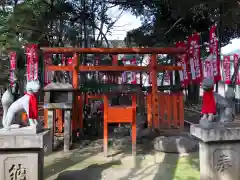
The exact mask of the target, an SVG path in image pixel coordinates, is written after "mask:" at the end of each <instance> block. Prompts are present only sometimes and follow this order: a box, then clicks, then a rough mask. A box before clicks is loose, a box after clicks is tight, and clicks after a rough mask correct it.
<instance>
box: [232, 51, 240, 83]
mask: <svg viewBox="0 0 240 180" xmlns="http://www.w3.org/2000/svg"><path fill="white" fill-rule="evenodd" d="M238 58H239V55H238V54H234V55H233V62H234V70H235V69H236V68H237V64H238ZM238 67H240V66H238ZM236 78H237V79H236V84H238V85H239V84H240V72H239V68H238V70H237V77H236Z"/></svg>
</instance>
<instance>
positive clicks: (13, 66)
mask: <svg viewBox="0 0 240 180" xmlns="http://www.w3.org/2000/svg"><path fill="white" fill-rule="evenodd" d="M9 57H10V85H11V86H13V84H14V81H15V72H14V71H15V70H16V64H17V53H16V52H10V53H9Z"/></svg>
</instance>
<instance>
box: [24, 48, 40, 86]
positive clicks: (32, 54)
mask: <svg viewBox="0 0 240 180" xmlns="http://www.w3.org/2000/svg"><path fill="white" fill-rule="evenodd" d="M26 58H27V81H32V80H37V79H38V45H37V44H29V45H27V46H26Z"/></svg>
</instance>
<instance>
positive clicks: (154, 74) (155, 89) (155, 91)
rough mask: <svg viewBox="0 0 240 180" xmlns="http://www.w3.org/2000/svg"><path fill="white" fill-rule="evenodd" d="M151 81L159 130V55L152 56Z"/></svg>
mask: <svg viewBox="0 0 240 180" xmlns="http://www.w3.org/2000/svg"><path fill="white" fill-rule="evenodd" d="M150 63H151V81H152V113H153V117H152V119H153V125H154V128H159V113H158V87H157V55H156V54H152V56H151V62H150Z"/></svg>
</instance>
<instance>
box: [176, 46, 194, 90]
mask: <svg viewBox="0 0 240 180" xmlns="http://www.w3.org/2000/svg"><path fill="white" fill-rule="evenodd" d="M176 47H177V48H185V49H186V48H187V44H186V43H185V42H177V43H176ZM177 65H178V66H181V67H183V70H181V71H179V76H180V82H181V84H182V86H185V87H186V86H187V85H188V84H189V83H190V79H191V77H190V73H189V66H188V57H187V53H184V54H181V55H179V56H178V61H177Z"/></svg>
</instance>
